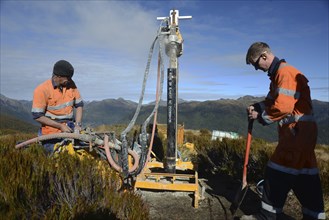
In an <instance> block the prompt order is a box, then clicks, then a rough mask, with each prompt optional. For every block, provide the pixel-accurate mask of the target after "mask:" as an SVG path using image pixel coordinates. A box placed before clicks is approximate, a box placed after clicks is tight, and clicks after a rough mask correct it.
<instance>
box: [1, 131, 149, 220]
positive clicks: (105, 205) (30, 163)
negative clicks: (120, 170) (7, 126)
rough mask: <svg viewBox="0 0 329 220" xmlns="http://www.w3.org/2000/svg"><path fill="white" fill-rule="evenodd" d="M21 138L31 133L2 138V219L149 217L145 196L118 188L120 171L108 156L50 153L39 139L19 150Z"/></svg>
mask: <svg viewBox="0 0 329 220" xmlns="http://www.w3.org/2000/svg"><path fill="white" fill-rule="evenodd" d="M29 138H31V137H29ZM19 139H21V140H24V139H25V140H26V139H27V138H26V136H11V137H10V136H6V137H1V138H0V217H1V218H3V219H149V210H148V207H147V206H146V205H145V204H144V202H143V201H142V199H141V197H140V196H138V195H136V194H135V193H134V192H132V191H129V190H120V186H121V179H120V176H119V175H118V174H117V173H116V172H115V171H112V170H111V169H110V166H109V165H108V163H107V162H106V161H101V160H96V159H90V158H88V157H85V158H84V159H83V160H81V159H79V158H78V157H77V156H72V155H68V154H67V153H62V154H60V156H58V157H48V156H46V154H45V153H44V150H43V148H42V147H40V146H39V145H37V144H34V145H32V146H30V147H29V148H27V149H23V150H16V149H14V145H15V143H16V141H17V140H19Z"/></svg>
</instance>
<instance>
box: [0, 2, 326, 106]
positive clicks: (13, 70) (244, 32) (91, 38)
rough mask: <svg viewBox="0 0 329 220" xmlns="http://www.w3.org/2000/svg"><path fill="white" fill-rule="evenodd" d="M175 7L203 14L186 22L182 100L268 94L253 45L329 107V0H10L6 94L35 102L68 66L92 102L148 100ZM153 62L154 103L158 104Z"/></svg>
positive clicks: (5, 21) (4, 52)
mask: <svg viewBox="0 0 329 220" xmlns="http://www.w3.org/2000/svg"><path fill="white" fill-rule="evenodd" d="M173 8H175V9H178V10H179V12H180V15H192V16H193V18H192V19H191V20H183V21H180V23H179V27H180V31H181V33H182V36H183V38H184V52H183V55H182V56H181V57H180V58H179V67H180V69H179V71H180V73H179V98H181V99H185V100H198V101H204V100H218V99H221V98H229V99H236V98H239V97H241V96H244V95H253V96H265V95H266V94H267V92H268V86H269V79H268V77H267V74H266V73H264V72H262V71H255V70H254V68H253V67H252V66H249V65H246V64H245V55H246V51H247V49H248V48H249V46H250V45H251V44H252V43H253V42H255V41H264V42H267V43H268V44H269V45H270V46H271V48H272V50H273V52H274V54H275V55H276V56H278V57H279V58H285V59H286V60H287V61H288V62H289V63H290V64H292V65H294V66H295V67H297V68H298V69H299V70H300V71H301V72H303V73H304V74H305V75H306V77H307V78H308V79H309V81H310V82H309V85H310V87H311V90H312V98H313V99H318V100H321V101H327V102H328V101H329V98H328V97H329V88H328V84H329V79H328V73H329V72H328V66H329V65H328V32H329V31H328V11H329V6H328V1H327V0H321V1H320V0H309V1H308V0H303V1H289V0H286V1H274V0H271V1H260V0H259V1H234V0H232V1H214V0H213V1H29V0H26V1H1V46H0V52H1V78H0V79H1V80H0V81H1V87H0V88H1V90H0V91H1V94H3V95H5V96H7V97H9V98H13V99H24V100H32V98H33V97H32V96H33V90H34V88H35V87H36V86H37V85H38V84H40V83H41V82H43V81H44V80H46V79H48V78H50V77H51V74H52V68H53V65H54V63H55V62H56V61H58V60H60V59H66V60H68V61H69V62H71V63H72V64H73V66H74V67H75V74H74V77H73V79H74V81H75V82H76V84H77V86H78V88H79V89H80V91H81V94H82V97H83V98H84V100H88V101H91V100H103V99H108V98H119V97H122V98H124V99H128V100H132V101H138V99H139V96H140V92H141V87H142V80H143V75H144V69H145V66H146V61H147V56H148V53H149V49H150V46H151V43H152V42H153V40H154V38H155V36H156V32H157V29H158V27H159V24H160V22H159V21H157V20H156V17H159V16H168V15H169V11H170V10H171V9H173ZM155 54H156V53H155ZM153 60H154V61H153V62H152V66H151V71H150V76H149V80H148V83H147V89H146V92H145V99H144V100H145V101H144V102H149V101H152V100H154V99H155V89H156V85H155V84H156V83H155V81H156V69H157V67H156V60H157V56H156V55H155V56H154V58H153ZM162 98H163V99H166V87H164V94H163V96H162Z"/></svg>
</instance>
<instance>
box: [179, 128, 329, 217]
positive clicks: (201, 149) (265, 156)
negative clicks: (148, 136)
mask: <svg viewBox="0 0 329 220" xmlns="http://www.w3.org/2000/svg"><path fill="white" fill-rule="evenodd" d="M186 135H187V136H186V139H187V140H188V141H189V142H193V143H194V144H195V150H196V151H197V155H195V156H194V157H193V158H192V160H193V161H194V162H195V163H197V164H198V168H199V171H198V172H199V174H200V175H216V174H217V173H222V174H228V175H230V176H232V177H233V178H235V179H241V176H242V168H243V163H244V154H245V146H246V138H241V139H235V140H232V139H223V141H219V140H214V141H212V140H211V138H210V137H211V133H210V131H207V130H200V132H199V134H195V133H191V132H190V133H186ZM275 147H276V143H268V142H266V141H264V140H262V139H257V138H253V140H252V144H251V149H250V155H249V165H248V182H249V183H253V184H254V183H256V182H257V181H259V180H261V179H263V174H264V170H265V167H266V164H267V162H268V160H269V158H270V156H271V155H272V153H273V152H274V149H275ZM315 152H316V157H317V161H318V167H319V170H320V178H321V184H322V189H323V193H324V200H325V211H326V215H327V216H329V146H325V145H317V146H316V150H315Z"/></svg>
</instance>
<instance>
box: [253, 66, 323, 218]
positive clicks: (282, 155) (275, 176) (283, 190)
mask: <svg viewBox="0 0 329 220" xmlns="http://www.w3.org/2000/svg"><path fill="white" fill-rule="evenodd" d="M278 66H279V68H278V69H277V71H276V72H275V73H274V74H272V75H271V77H270V79H271V84H270V91H269V93H268V95H267V97H266V99H265V100H264V101H263V102H260V103H257V104H256V105H258V106H257V108H256V109H258V111H259V113H260V114H261V116H260V117H259V122H260V123H262V124H263V125H268V124H271V123H273V122H278V133H279V142H278V146H277V147H276V149H275V152H274V153H273V155H272V156H271V158H270V161H269V163H268V165H267V168H266V171H265V183H264V193H263V198H262V211H261V212H263V214H264V213H265V214H264V216H267V217H266V218H265V219H276V217H275V216H278V215H279V214H280V213H282V208H283V205H284V203H285V200H286V197H287V194H288V192H289V190H290V189H293V190H294V193H295V194H296V196H297V197H298V199H299V201H300V202H301V204H302V206H303V214H304V215H306V216H309V217H313V218H315V219H325V213H324V205H323V196H322V189H321V183H320V178H319V170H318V168H317V162H316V157H315V153H314V148H315V145H316V141H317V125H316V122H315V120H314V117H313V110H312V101H311V96H310V88H309V86H308V80H307V79H306V77H305V76H304V75H303V74H302V73H301V72H300V71H299V70H297V69H296V68H294V67H292V66H291V65H289V64H287V63H286V62H281V63H278Z"/></svg>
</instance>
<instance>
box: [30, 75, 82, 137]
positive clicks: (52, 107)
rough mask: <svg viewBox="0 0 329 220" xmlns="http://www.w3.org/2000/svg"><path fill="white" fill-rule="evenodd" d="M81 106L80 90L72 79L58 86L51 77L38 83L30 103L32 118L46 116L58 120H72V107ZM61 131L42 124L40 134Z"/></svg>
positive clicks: (63, 121) (64, 121)
mask: <svg viewBox="0 0 329 220" xmlns="http://www.w3.org/2000/svg"><path fill="white" fill-rule="evenodd" d="M79 106H83V101H82V99H81V96H80V92H79V90H78V89H77V87H76V85H75V83H74V82H73V81H71V82H70V86H68V87H67V88H66V87H63V88H59V87H56V86H55V85H54V83H53V82H52V80H51V79H49V80H47V81H45V82H43V83H42V84H40V85H39V86H38V87H37V88H36V89H35V90H34V95H33V103H32V115H33V117H34V118H38V117H40V116H46V117H48V118H50V119H53V120H55V121H58V122H62V123H66V122H67V121H73V107H79ZM59 132H61V131H60V130H59V129H57V128H53V127H50V126H46V125H42V127H41V134H42V135H46V134H53V133H59Z"/></svg>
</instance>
